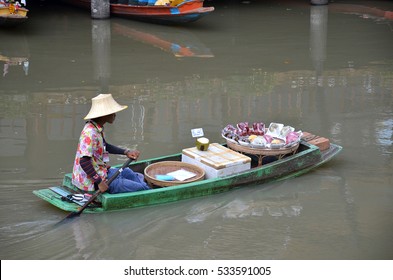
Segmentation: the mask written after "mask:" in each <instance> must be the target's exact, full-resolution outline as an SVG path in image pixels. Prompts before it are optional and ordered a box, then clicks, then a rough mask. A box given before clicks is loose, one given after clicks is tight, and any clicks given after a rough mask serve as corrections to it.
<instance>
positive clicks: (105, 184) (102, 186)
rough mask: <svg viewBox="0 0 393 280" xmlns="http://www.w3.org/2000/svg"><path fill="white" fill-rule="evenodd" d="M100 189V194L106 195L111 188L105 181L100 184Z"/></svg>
mask: <svg viewBox="0 0 393 280" xmlns="http://www.w3.org/2000/svg"><path fill="white" fill-rule="evenodd" d="M98 188H99V190H100V192H102V193H104V192H106V191H107V190H108V189H109V186H108V184H107V183H106V181H105V180H102V181H101V183H99V184H98Z"/></svg>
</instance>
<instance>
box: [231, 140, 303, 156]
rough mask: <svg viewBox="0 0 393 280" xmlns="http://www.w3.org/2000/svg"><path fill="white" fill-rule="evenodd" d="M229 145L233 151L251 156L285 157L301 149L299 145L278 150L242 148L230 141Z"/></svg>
mask: <svg viewBox="0 0 393 280" xmlns="http://www.w3.org/2000/svg"><path fill="white" fill-rule="evenodd" d="M227 145H228V147H229V148H231V149H232V150H235V151H238V152H241V153H246V154H251V155H264V156H277V155H285V154H289V153H293V152H296V150H297V148H299V143H296V144H294V145H293V146H290V147H285V148H278V149H261V148H251V147H246V146H242V145H239V144H235V143H233V142H231V141H228V140H227Z"/></svg>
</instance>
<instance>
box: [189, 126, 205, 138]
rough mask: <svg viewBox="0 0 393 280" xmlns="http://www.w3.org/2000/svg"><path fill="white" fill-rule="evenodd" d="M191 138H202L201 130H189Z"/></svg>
mask: <svg viewBox="0 0 393 280" xmlns="http://www.w3.org/2000/svg"><path fill="white" fill-rule="evenodd" d="M191 134H192V137H202V136H203V129H202V128H194V129H191Z"/></svg>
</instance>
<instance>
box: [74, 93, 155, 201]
mask: <svg viewBox="0 0 393 280" xmlns="http://www.w3.org/2000/svg"><path fill="white" fill-rule="evenodd" d="M126 108H127V106H122V105H119V104H118V103H117V102H116V101H115V100H114V99H113V97H112V95H111V94H100V95H98V96H96V97H94V98H93V99H92V106H91V109H90V112H89V113H88V114H87V116H86V117H85V120H88V121H87V122H86V124H85V126H84V128H83V130H82V132H81V135H80V138H79V143H78V147H77V151H76V156H75V161H74V168H73V173H72V183H73V184H74V185H75V186H76V187H78V188H79V189H81V190H83V191H87V192H92V191H95V190H98V189H99V190H100V191H101V192H102V193H104V192H106V191H108V192H109V193H112V194H114V193H124V192H133V191H140V190H148V189H150V188H149V186H148V185H147V184H146V182H145V181H144V176H143V175H142V174H140V173H136V172H133V171H132V170H131V169H130V168H125V169H124V170H123V171H122V172H121V173H120V174H119V175H118V176H117V178H116V179H115V180H114V181H113V182H112V183H111V184H110V185H109V186H108V184H107V183H106V180H107V178H110V177H111V176H112V175H113V174H114V173H116V171H117V170H118V169H116V168H111V167H110V166H109V165H108V164H107V163H108V161H109V154H124V155H126V156H127V157H128V158H132V159H137V158H138V157H139V154H140V153H139V151H137V150H134V151H130V150H128V149H122V148H119V147H116V146H114V145H111V144H109V143H108V142H107V141H106V140H105V137H104V124H106V123H113V122H114V121H115V118H116V113H117V112H120V111H122V110H124V109H126Z"/></svg>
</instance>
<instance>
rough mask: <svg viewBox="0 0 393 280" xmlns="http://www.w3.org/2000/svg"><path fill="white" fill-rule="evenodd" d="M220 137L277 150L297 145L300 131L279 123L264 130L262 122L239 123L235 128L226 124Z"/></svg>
mask: <svg viewBox="0 0 393 280" xmlns="http://www.w3.org/2000/svg"><path fill="white" fill-rule="evenodd" d="M222 136H223V137H224V138H225V139H226V140H227V141H229V142H232V143H236V144H240V145H242V146H248V147H251V148H261V149H278V148H285V147H290V146H293V145H295V144H297V143H299V141H300V138H301V136H302V132H301V131H295V129H294V128H293V127H291V126H284V124H281V123H273V122H272V123H270V125H269V127H268V128H266V127H265V124H264V123H263V122H254V123H253V124H252V126H250V125H249V123H248V122H240V123H238V124H237V125H236V126H233V125H232V124H228V125H227V126H226V127H225V128H224V129H223V130H222Z"/></svg>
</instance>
